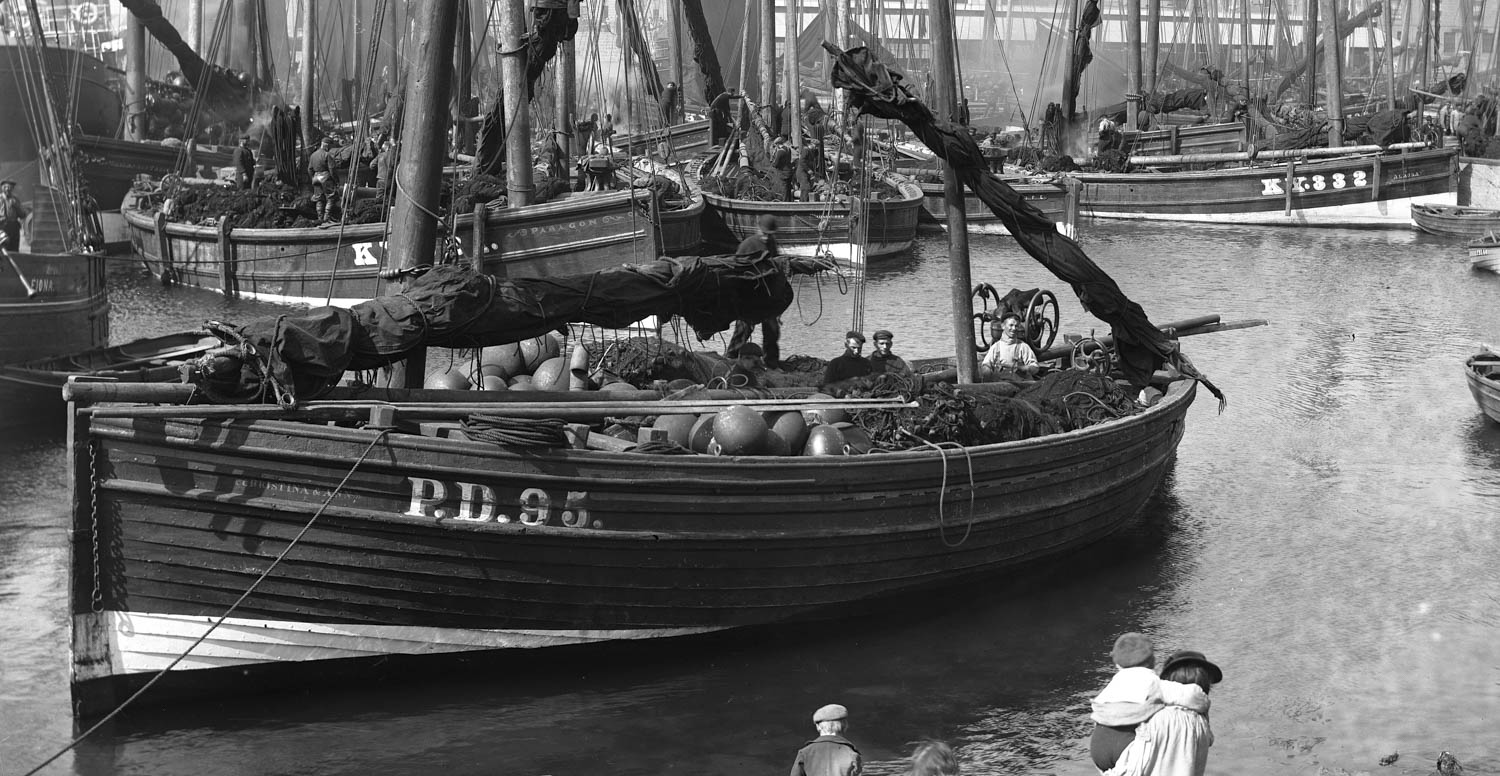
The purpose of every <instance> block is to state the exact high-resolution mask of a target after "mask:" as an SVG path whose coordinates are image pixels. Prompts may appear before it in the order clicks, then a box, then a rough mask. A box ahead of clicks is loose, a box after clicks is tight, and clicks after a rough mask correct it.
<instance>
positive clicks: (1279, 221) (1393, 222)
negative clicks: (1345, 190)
mask: <svg viewBox="0 0 1500 776" xmlns="http://www.w3.org/2000/svg"><path fill="white" fill-rule="evenodd" d="M1413 204H1418V205H1424V204H1425V205H1455V206H1456V205H1457V204H1458V194H1456V193H1454V192H1447V193H1443V194H1429V195H1425V196H1421V197H1407V198H1404V199H1388V200H1384V201H1380V202H1358V203H1354V204H1349V205H1336V206H1334V207H1319V208H1309V209H1306V210H1295V209H1294V210H1292V212H1291V214H1290V215H1288V214H1287V213H1286V211H1285V210H1282V209H1277V210H1263V211H1258V212H1253V213H1132V212H1112V211H1107V210H1094V209H1090V208H1085V209H1084V213H1083V215H1085V216H1089V217H1093V218H1118V219H1127V220H1135V221H1193V222H1200V223H1215V224H1253V225H1269V226H1278V225H1290V226H1385V227H1396V228H1409V227H1411V226H1412V225H1413V222H1412V220H1411V206H1412V205H1413Z"/></svg>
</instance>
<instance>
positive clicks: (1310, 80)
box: [1302, 0, 1319, 110]
mask: <svg viewBox="0 0 1500 776" xmlns="http://www.w3.org/2000/svg"><path fill="white" fill-rule="evenodd" d="M1318 2H1319V0H1307V2H1306V8H1307V15H1306V16H1305V17H1303V19H1302V45H1303V46H1304V47H1306V49H1307V54H1306V55H1305V56H1304V57H1303V61H1304V62H1306V63H1307V71H1306V72H1305V73H1303V76H1304V82H1305V83H1306V84H1307V94H1304V95H1303V103H1304V104H1306V105H1307V109H1308V110H1312V109H1314V108H1316V107H1318V65H1317V62H1318Z"/></svg>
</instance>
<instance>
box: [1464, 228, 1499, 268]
mask: <svg viewBox="0 0 1500 776" xmlns="http://www.w3.org/2000/svg"><path fill="white" fill-rule="evenodd" d="M1468 249H1469V268H1470V269H1478V270H1486V271H1488V272H1500V240H1496V239H1494V238H1493V237H1491V236H1485V237H1481V238H1479V239H1478V240H1470V241H1469V244H1468Z"/></svg>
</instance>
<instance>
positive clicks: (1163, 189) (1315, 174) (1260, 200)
mask: <svg viewBox="0 0 1500 776" xmlns="http://www.w3.org/2000/svg"><path fill="white" fill-rule="evenodd" d="M1069 176H1070V177H1073V178H1076V179H1077V180H1078V181H1079V182H1080V183H1081V184H1082V190H1081V191H1080V193H1079V209H1080V212H1081V214H1082V215H1085V216H1091V217H1094V218H1119V219H1134V220H1158V221H1195V222H1204V223H1221V224H1226V223H1234V224H1255V225H1265V226H1358V227H1402V228H1409V227H1410V226H1411V206H1412V205H1414V204H1435V205H1454V204H1456V203H1457V193H1456V192H1457V179H1458V149H1457V148H1440V149H1431V150H1421V151H1403V152H1401V153H1395V154H1385V155H1378V156H1376V155H1363V156H1356V157H1343V158H1337V159H1317V160H1310V161H1289V162H1288V163H1286V164H1279V165H1265V166H1255V167H1238V168H1224V169H1216V170H1204V171H1197V172H1159V173H1069Z"/></svg>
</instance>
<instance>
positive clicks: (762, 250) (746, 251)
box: [726, 213, 781, 369]
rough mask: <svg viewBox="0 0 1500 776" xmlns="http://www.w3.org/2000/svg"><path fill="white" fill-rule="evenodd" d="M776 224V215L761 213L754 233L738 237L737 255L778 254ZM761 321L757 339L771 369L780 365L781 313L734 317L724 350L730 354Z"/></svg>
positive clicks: (736, 349)
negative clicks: (751, 318)
mask: <svg viewBox="0 0 1500 776" xmlns="http://www.w3.org/2000/svg"><path fill="white" fill-rule="evenodd" d="M778 228H779V225H778V224H777V223H776V216H773V215H771V214H769V213H767V214H766V215H763V216H761V217H760V221H759V222H757V224H756V230H755V234H752V235H750V236H749V237H746V238H745V239H743V240H741V241H740V247H739V248H737V249H735V252H734V255H736V256H760V257H765V256H777V255H780V253H781V248H780V247H779V246H777V245H776V231H777V229H778ZM756 323H759V324H760V339H761V342H763V343H765V356H766V367H768V368H770V369H780V368H781V316H779V315H773V316H771V317H769V318H763V319H761V320H760V321H735V322H734V333H733V334H731V335H730V336H729V348H728V349H727V350H726V353H727V354H728V355H729V357H730V358H734V356H735V354H736V353H737V352H738V351H739V350H740V346H742V345H744V344H745V343H747V342H749V341H750V337H751V336H752V335H753V334H754V333H755V324H756Z"/></svg>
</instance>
